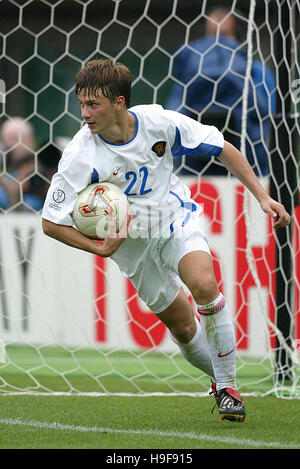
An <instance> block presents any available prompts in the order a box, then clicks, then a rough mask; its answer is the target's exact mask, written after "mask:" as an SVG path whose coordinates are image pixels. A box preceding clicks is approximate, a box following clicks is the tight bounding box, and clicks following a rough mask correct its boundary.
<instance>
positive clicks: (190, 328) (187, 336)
mask: <svg viewBox="0 0 300 469" xmlns="http://www.w3.org/2000/svg"><path fill="white" fill-rule="evenodd" d="M169 330H170V332H171V334H172V336H173V337H175V339H176V340H178V342H180V343H182V344H187V343H188V342H190V340H192V338H193V337H194V335H195V325H194V324H193V323H191V324H177V325H175V326H172V327H170V328H169Z"/></svg>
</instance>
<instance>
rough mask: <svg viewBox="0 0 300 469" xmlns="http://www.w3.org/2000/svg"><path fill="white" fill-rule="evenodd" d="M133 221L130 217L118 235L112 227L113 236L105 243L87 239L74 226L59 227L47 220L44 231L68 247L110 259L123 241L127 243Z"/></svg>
mask: <svg viewBox="0 0 300 469" xmlns="http://www.w3.org/2000/svg"><path fill="white" fill-rule="evenodd" d="M131 220H132V217H131V216H130V215H129V216H128V217H127V218H126V219H125V221H124V223H123V225H122V227H121V229H120V232H119V233H116V232H115V231H114V229H113V227H112V230H111V235H110V234H109V235H108V236H107V237H106V238H105V240H104V242H103V243H99V242H97V241H96V240H94V239H90V238H87V237H86V236H84V235H83V234H82V233H80V232H79V231H77V230H76V229H75V228H73V226H67V225H58V224H56V223H53V222H51V221H49V220H46V219H45V218H43V219H42V229H43V232H44V233H45V234H46V235H47V236H50V238H54V239H56V240H57V241H60V242H62V243H64V244H67V245H68V246H71V247H73V248H77V249H81V250H83V251H86V252H90V253H92V254H95V255H97V256H100V257H109V256H111V255H112V254H113V253H114V252H115V251H116V250H117V249H118V248H119V246H120V245H121V244H122V243H123V241H125V239H126V236H127V233H128V227H129V223H130V222H131Z"/></svg>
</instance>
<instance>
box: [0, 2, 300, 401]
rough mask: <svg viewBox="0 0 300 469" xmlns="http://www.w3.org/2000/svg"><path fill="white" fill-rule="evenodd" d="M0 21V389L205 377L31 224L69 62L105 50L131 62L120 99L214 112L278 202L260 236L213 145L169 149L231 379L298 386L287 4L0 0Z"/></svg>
mask: <svg viewBox="0 0 300 469" xmlns="http://www.w3.org/2000/svg"><path fill="white" fill-rule="evenodd" d="M220 3H221V6H220ZM216 11H217V14H216V15H215V16H213V17H212V16H211V15H212V14H213V12H216ZM222 15H223V16H222ZM0 17H1V18H4V19H5V21H3V22H1V25H0V153H1V155H0V156H1V174H0V393H3V394H9V393H10V394H11V393H35V394H38V393H47V394H51V395H54V394H57V393H64V394H74V393H76V394H91V395H108V394H115V393H118V394H120V393H122V394H123V395H125V394H126V395H127V394H133V393H134V394H136V395H141V396H143V395H148V394H149V393H160V394H163V395H165V394H173V393H175V394H178V395H180V394H189V395H202V393H203V395H207V390H208V387H209V385H210V382H209V379H208V378H207V377H206V376H204V375H203V374H201V373H200V372H199V370H198V369H196V368H194V367H192V365H190V364H189V363H187V362H186V361H185V360H184V359H183V357H182V356H181V355H180V354H179V352H178V349H177V348H176V346H175V345H174V343H173V342H172V341H171V340H170V337H169V335H168V333H167V330H166V328H165V326H164V325H163V324H162V323H160V321H159V320H158V319H157V317H156V316H154V315H153V313H152V312H151V311H149V309H148V308H147V307H146V305H145V304H144V303H143V302H142V301H141V300H140V299H139V298H138V296H137V294H136V292H135V290H134V288H133V286H132V284H131V283H130V282H129V281H128V279H126V278H124V277H122V275H121V274H120V272H119V270H118V268H117V266H116V264H114V263H113V261H111V260H110V259H102V258H96V257H94V256H92V255H90V254H87V253H85V252H82V251H78V250H75V249H72V248H70V247H67V246H64V245H62V244H60V243H58V242H56V241H54V240H52V239H50V238H47V237H46V236H44V235H43V233H42V230H41V207H42V204H43V200H44V197H45V193H46V190H47V188H48V186H49V182H50V179H51V177H52V175H53V173H54V172H55V170H56V168H57V163H58V160H59V158H60V155H61V152H62V151H63V149H64V147H65V145H66V143H67V142H68V141H69V140H70V139H71V138H72V136H73V135H74V134H75V133H76V131H77V130H79V129H80V126H81V124H82V120H81V115H80V107H79V105H78V103H77V101H76V96H75V93H74V76H75V74H76V72H77V71H78V70H79V69H80V68H81V67H82V66H83V65H84V64H85V63H86V62H87V61H88V60H91V59H93V58H96V57H101V58H103V57H107V58H111V59H113V60H114V61H120V62H124V63H125V64H126V65H128V67H129V68H130V69H131V71H132V73H133V88H132V103H131V104H132V105H137V104H150V103H158V104H161V105H163V106H164V107H167V108H169V109H176V110H178V111H179V112H183V113H185V114H187V115H190V116H191V117H192V118H194V119H198V120H200V121H201V122H203V123H207V124H212V125H216V126H217V127H218V128H219V130H220V131H222V132H223V133H224V135H225V138H226V139H227V140H228V141H230V142H232V143H233V144H235V145H236V146H237V147H239V148H241V150H243V152H244V153H245V156H246V157H247V158H248V159H249V161H250V163H251V165H253V168H254V169H255V171H256V173H257V175H258V177H259V178H260V180H261V182H262V184H263V185H264V186H265V187H266V189H267V190H270V193H271V194H272V195H274V197H276V198H277V199H278V200H279V201H280V202H282V203H284V204H285V205H286V207H287V209H288V211H289V212H290V213H291V215H292V224H291V226H290V227H289V228H287V229H283V230H279V231H278V232H277V233H274V232H273V229H272V226H271V221H270V220H269V217H267V216H266V215H265V214H264V213H262V211H261V210H260V208H259V206H258V204H257V202H256V201H255V200H254V198H253V197H252V196H251V195H249V193H248V192H247V191H246V190H245V189H244V187H243V186H242V185H241V184H240V183H239V182H238V181H237V180H236V179H235V178H233V177H231V176H230V175H229V174H228V173H227V171H225V169H224V167H223V166H222V165H221V163H220V162H219V161H218V159H214V160H212V159H204V158H202V159H201V158H200V157H196V156H193V157H191V156H189V155H186V156H184V157H182V158H180V159H179V158H178V159H174V171H175V172H176V174H177V175H178V176H179V177H180V178H182V179H183V180H184V182H185V183H186V184H187V185H188V187H189V188H190V190H191V194H192V197H193V198H194V199H195V200H196V201H197V202H198V203H200V204H202V205H203V208H204V213H205V229H206V233H207V237H208V240H209V244H210V248H211V252H212V256H213V261H214V268H215V273H216V278H217V281H218V284H219V287H220V290H221V291H222V292H223V294H224V296H225V297H226V300H227V303H228V304H229V306H230V309H231V311H232V312H233V320H234V325H235V331H236V338H237V379H238V386H239V390H240V391H241V393H249V394H252V395H267V394H271V393H273V394H275V395H277V396H281V397H293V398H298V397H299V396H300V383H299V379H300V208H299V192H298V190H299V183H300V181H299V151H300V147H299V145H300V143H299V132H300V125H299V111H300V52H299V40H300V32H299V21H297V19H298V20H299V17H300V6H299V2H297V1H296V0H286V1H285V2H283V1H282V0H262V1H259V2H258V1H254V0H251V1H249V2H244V1H243V0H223V1H222V2H217V1H216V2H214V1H212V2H211V1H208V0H203V1H201V2H195V1H194V0H184V1H183V0H166V1H164V2H159V1H158V0H103V1H101V2H98V1H96V0H67V1H65V0H64V1H62V0H55V1H54V0H26V1H24V0H22V1H21V0H2V1H1V2H0ZM227 20H228V22H227ZM225 26H226V28H227V32H226V28H225ZM223 27H224V28H225V30H224V29H223ZM232 27H233V28H234V32H235V36H234V37H233V36H232V35H231V32H230V31H231V30H229V29H228V28H232ZM226 34H229V39H228V37H227V36H226ZM19 118H21V119H23V124H26V125H25V126H24V127H23V126H21V123H20V120H19ZM7 122H12V123H13V124H14V127H16V125H17V137H16V139H15V140H14V141H13V143H11V140H9V139H8V137H7V133H5V132H4V126H5V124H6V123H7ZM25 130H26V132H25ZM23 131H24V132H25V134H26V135H25V134H23ZM16 155H19V156H16ZM20 155H21V156H20ZM14 158H19V159H16V160H14ZM14 161H18V163H14ZM186 293H187V295H188V296H189V298H190V301H191V303H192V305H193V307H195V305H194V302H193V299H192V298H191V297H190V295H189V292H188V291H186ZM195 313H196V309H195ZM286 378H288V379H286Z"/></svg>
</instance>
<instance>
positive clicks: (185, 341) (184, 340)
mask: <svg viewBox="0 0 300 469" xmlns="http://www.w3.org/2000/svg"><path fill="white" fill-rule="evenodd" d="M157 317H158V318H159V319H160V320H161V321H162V322H163V323H164V324H165V325H166V326H167V328H168V330H169V333H170V336H171V339H172V340H173V342H175V343H176V345H177V346H178V347H179V349H180V351H181V353H182V355H183V356H184V357H185V359H186V360H187V361H188V362H190V363H191V364H192V365H194V366H195V367H196V368H199V369H200V370H202V371H204V373H206V374H207V375H208V376H209V377H210V378H211V380H215V377H214V371H213V367H212V362H211V357H210V353H209V350H208V344H207V342H206V338H205V333H204V331H203V330H202V328H201V326H200V323H199V321H198V319H196V318H195V315H194V311H193V308H192V305H191V303H190V302H189V300H188V298H187V296H186V294H185V293H184V291H183V289H182V288H181V289H180V291H179V293H178V295H177V297H176V298H175V300H174V301H173V302H172V303H171V304H170V306H168V307H167V308H166V309H165V310H164V311H163V312H161V313H159V314H157Z"/></svg>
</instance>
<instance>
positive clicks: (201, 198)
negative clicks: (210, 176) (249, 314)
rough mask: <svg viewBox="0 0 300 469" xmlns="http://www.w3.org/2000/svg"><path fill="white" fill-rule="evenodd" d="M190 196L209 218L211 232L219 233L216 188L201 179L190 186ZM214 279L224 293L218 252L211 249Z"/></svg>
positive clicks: (217, 194)
mask: <svg viewBox="0 0 300 469" xmlns="http://www.w3.org/2000/svg"><path fill="white" fill-rule="evenodd" d="M190 191H191V196H192V198H193V199H194V200H195V202H197V203H198V204H200V205H202V206H203V211H204V214H205V216H207V217H208V218H209V220H210V223H209V228H210V230H211V232H212V233H218V234H221V233H222V231H223V219H222V206H221V197H220V193H219V191H218V188H217V187H216V186H215V185H214V184H212V183H211V182H209V181H202V182H199V183H198V182H197V183H196V184H193V185H192V186H191V187H190ZM211 255H212V258H213V265H214V271H215V276H216V280H217V282H218V286H219V289H220V291H222V292H223V293H224V290H223V282H222V274H221V263H220V259H219V256H218V254H217V253H216V252H215V251H213V250H212V249H211Z"/></svg>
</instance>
